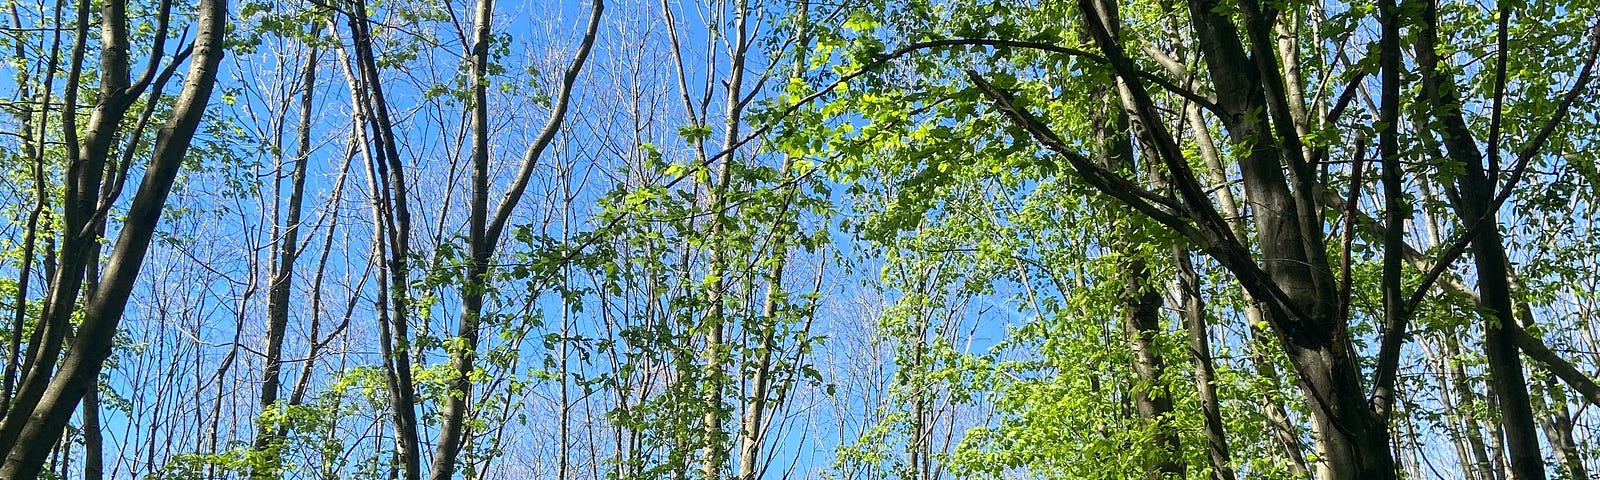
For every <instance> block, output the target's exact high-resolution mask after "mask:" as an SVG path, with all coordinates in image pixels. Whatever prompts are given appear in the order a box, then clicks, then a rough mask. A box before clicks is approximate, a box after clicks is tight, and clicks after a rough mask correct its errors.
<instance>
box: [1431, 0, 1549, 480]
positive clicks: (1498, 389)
mask: <svg viewBox="0 0 1600 480" xmlns="http://www.w3.org/2000/svg"><path fill="white" fill-rule="evenodd" d="M1501 14H1502V16H1504V15H1506V14H1507V13H1506V12H1504V11H1502V12H1501ZM1437 21H1438V4H1437V3H1436V2H1434V1H1428V2H1425V6H1424V9H1423V14H1422V18H1421V21H1420V22H1418V23H1417V25H1418V27H1419V31H1418V34H1417V37H1418V40H1417V44H1416V49H1417V66H1418V70H1420V71H1421V72H1422V77H1423V95H1424V97H1425V98H1426V99H1427V100H1428V101H1429V102H1431V103H1432V107H1433V111H1432V114H1433V116H1434V117H1435V118H1437V119H1438V120H1439V122H1437V124H1438V125H1439V127H1438V128H1439V129H1440V133H1441V135H1442V137H1443V140H1444V145H1445V151H1446V152H1447V153H1448V154H1449V156H1450V158H1451V159H1452V160H1454V161H1456V162H1458V163H1459V164H1460V165H1461V166H1462V168H1463V169H1464V170H1465V172H1464V173H1463V174H1462V175H1459V176H1458V177H1457V178H1456V188H1457V189H1458V191H1459V195H1457V196H1456V197H1457V200H1456V201H1455V202H1454V203H1455V208H1456V211H1457V213H1458V214H1459V215H1460V217H1461V221H1462V225H1463V228H1465V229H1467V233H1466V234H1467V235H1468V236H1469V237H1470V240H1471V245H1472V248H1473V264H1474V266H1475V267H1476V269H1477V274H1478V294H1479V297H1480V298H1481V299H1482V303H1481V306H1482V307H1483V308H1484V309H1486V310H1488V312H1487V315H1486V316H1485V318H1484V324H1483V329H1484V336H1483V348H1484V354H1485V356H1486V357H1487V360H1488V366H1489V376H1490V381H1491V382H1493V385H1494V391H1495V394H1496V395H1498V396H1499V400H1500V402H1499V403H1500V408H1501V412H1500V423H1501V427H1502V429H1503V430H1504V433H1505V443H1506V445H1505V446H1506V449H1507V452H1508V453H1509V456H1510V462H1511V464H1510V470H1511V472H1512V478H1514V479H1516V480H1543V479H1544V478H1545V471H1544V456H1543V454H1542V453H1540V449H1539V432H1538V423H1536V422H1535V421H1534V418H1533V407H1532V404H1531V402H1530V400H1529V396H1528V385H1527V381H1526V378H1525V377H1524V374H1523V370H1522V357H1521V354H1520V353H1519V352H1518V351H1517V346H1516V344H1515V342H1514V341H1513V339H1512V334H1513V330H1514V329H1516V328H1517V327H1516V312H1515V311H1514V310H1512V308H1513V305H1512V301H1511V282H1510V270H1509V268H1510V266H1509V263H1508V262H1509V260H1508V259H1507V258H1506V252H1505V244H1504V242H1503V240H1502V238H1501V237H1500V228H1499V222H1498V221H1497V220H1496V211H1495V210H1496V209H1497V208H1498V207H1499V205H1498V204H1497V202H1496V193H1497V191H1496V190H1497V189H1496V186H1495V182H1496V181H1498V179H1496V178H1491V177H1489V175H1488V172H1486V170H1485V162H1484V155H1483V154H1482V153H1481V152H1480V151H1479V150H1478V146H1477V144H1476V143H1475V141H1474V140H1473V136H1472V131H1471V129H1470V128H1469V127H1468V126H1467V123H1466V121H1465V119H1464V118H1463V116H1462V112H1461V109H1460V106H1459V105H1460V102H1459V99H1458V98H1457V94H1456V92H1455V91H1454V88H1455V80H1454V78H1450V77H1451V75H1450V74H1447V73H1444V72H1440V71H1439V68H1438V67H1439V66H1440V64H1441V61H1442V60H1441V59H1440V58H1439V57H1438V54H1437V50H1436V45H1437V43H1438V41H1439V39H1438V31H1437ZM1503 28H1504V27H1503V26H1502V30H1503ZM1507 47H1508V45H1506V44H1504V42H1502V44H1501V45H1500V48H1501V49H1502V50H1504V49H1505V48H1507ZM1497 102H1498V100H1497ZM1491 137H1493V135H1491ZM1490 140H1491V142H1490V145H1488V147H1487V148H1489V149H1490V151H1491V156H1492V155H1497V154H1496V153H1493V152H1495V151H1496V150H1498V148H1499V146H1498V145H1495V144H1494V141H1495V140H1498V139H1497V138H1491V139H1490ZM1491 163H1493V162H1491ZM1514 187H1515V186H1514V185H1507V186H1506V187H1504V188H1514Z"/></svg>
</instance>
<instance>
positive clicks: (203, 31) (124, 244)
mask: <svg viewBox="0 0 1600 480" xmlns="http://www.w3.org/2000/svg"><path fill="white" fill-rule="evenodd" d="M85 3H87V2H85ZM116 3H118V2H108V3H107V5H108V6H107V7H106V8H107V9H108V11H111V12H112V13H113V15H107V17H111V18H106V19H105V20H104V21H105V22H106V23H105V24H106V25H108V26H111V27H113V28H112V29H111V30H114V31H113V32H107V33H105V34H104V35H103V37H104V38H114V37H116V36H117V35H118V34H117V33H116V32H115V31H120V30H122V29H125V25H123V24H122V22H125V21H126V16H125V15H124V14H123V12H121V11H120V7H113V6H109V5H112V4H116ZM162 17H163V19H164V17H165V14H163V15H162ZM80 18H87V15H81V16H80ZM226 21H227V3H226V2H225V1H224V0H206V1H203V2H201V4H200V7H199V12H198V18H197V25H198V26H199V28H198V32H197V34H196V37H195V41H194V44H193V57H192V59H191V61H190V63H189V73H188V74H187V75H185V77H184V85H183V89H182V91H181V92H180V93H179V95H178V98H177V100H176V102H175V103H174V105H173V108H172V111H171V113H170V114H169V117H168V119H167V121H166V123H165V125H164V126H163V127H162V128H161V130H160V131H159V132H158V134H157V136H156V143H155V146H154V149H153V151H152V152H151V161H150V163H149V165H148V166H147V167H146V169H145V174H144V179H143V182H142V183H141V184H140V186H139V188H138V190H137V191H136V193H135V194H134V197H133V200H132V202H131V203H130V204H129V205H128V208H127V210H126V212H125V214H124V219H123V222H122V228H121V229H120V232H119V233H118V235H117V240H116V243H115V246H114V247H113V249H112V252H111V257H110V259H109V260H108V261H107V263H106V268H105V269H104V277H103V280H102V282H101V283H100V284H99V285H98V286H97V288H95V292H94V294H93V295H92V296H91V297H90V299H91V300H90V301H89V302H88V305H86V307H85V309H84V311H83V320H82V322H81V323H80V325H79V328H78V334H77V336H76V337H75V338H74V340H73V344H72V349H71V351H70V352H69V353H68V354H67V355H66V358H65V359H64V360H63V361H62V364H61V368H60V370H59V371H57V372H56V373H55V375H54V376H52V377H51V378H50V379H49V382H48V387H47V388H46V389H44V391H42V392H40V393H39V394H38V395H36V396H35V398H37V399H38V401H37V402H31V403H16V402H14V404H13V406H12V410H11V411H10V412H8V414H7V416H6V419H5V422H4V423H5V424H6V426H7V427H10V425H12V424H23V425H22V426H21V427H20V428H19V429H16V430H19V431H18V433H17V434H16V436H15V437H14V440H13V438H12V437H11V435H10V432H11V431H15V430H12V429H11V428H6V429H5V432H4V434H5V438H3V439H0V441H5V444H4V445H3V446H4V447H5V450H8V451H9V453H8V454H7V457H6V460H5V465H4V466H3V467H0V478H33V477H35V476H37V475H38V474H39V472H40V470H41V468H42V467H43V465H44V463H45V460H46V457H47V456H48V455H49V449H50V445H52V444H54V443H55V442H56V441H57V440H59V439H60V438H61V434H62V429H63V428H64V427H65V426H66V424H67V421H68V419H69V418H70V417H71V416H72V412H73V410H75V409H76V408H77V406H78V405H79V403H80V402H81V401H82V399H83V396H84V395H85V394H86V393H87V392H88V390H89V389H90V388H93V387H94V386H96V385H97V384H98V381H99V378H100V370H101V368H102V367H103V366H104V364H105V359H106V358H107V357H109V356H110V354H111V345H112V342H113V340H114V339H115V337H116V331H117V325H118V323H119V322H120V321H121V319H122V312H123V309H124V307H126V306H127V302H128V297H129V296H130V295H131V293H132V290H133V284H134V282H135V280H137V278H138V274H139V269H140V267H141V265H142V264H143V262H144V257H145V253H146V252H147V251H148V249H149V247H150V240H151V238H152V237H153V236H154V232H155V227H156V224H157V223H158V221H159V220H160V217H161V211H162V209H163V207H164V206H165V204H166V200H167V195H168V194H169V193H170V192H171V190H172V184H173V181H174V180H175V179H176V177H177V174H178V170H179V168H180V167H181V166H182V163H183V159H184V157H185V155H186V154H187V152H188V149H189V143H190V140H191V139H193V137H194V133H195V130H196V129H197V128H198V126H199V124H200V121H201V119H202V117H204V115H205V110H206V104H207V101H208V100H209V99H210V96H211V91H212V88H213V87H214V86H215V84H216V74H217V68H218V64H219V63H220V62H221V60H222V56H223V42H222V38H223V35H224V31H225V29H226ZM161 23H162V25H161V27H162V28H163V30H162V31H163V32H164V28H165V27H166V25H165V22H161ZM80 25H82V22H80ZM81 29H82V27H80V31H81ZM162 38H164V34H163V36H162ZM118 47H119V48H120V46H118ZM80 48H81V46H80ZM156 51H160V49H157V50H156ZM107 55H109V56H108V57H107V58H111V59H112V60H113V61H112V62H111V64H110V65H103V66H102V70H103V75H108V76H115V75H116V74H117V73H120V72H122V71H124V70H125V65H126V62H125V60H124V61H122V63H121V64H117V59H116V58H115V57H116V55H117V54H116V53H110V54H107ZM107 66H109V67H110V68H106V67H107ZM153 72H154V67H153V65H152V68H151V69H150V70H149V71H148V72H147V75H146V77H145V78H141V79H140V81H138V82H134V84H135V85H139V84H147V83H148V78H149V76H150V75H153ZM123 78H126V77H125V76H124V77H123ZM108 86H109V85H103V86H102V88H105V87H108ZM129 103H131V102H129ZM122 110H123V111H124V112H125V111H126V107H123V108H122ZM68 111H69V112H70V111H71V110H70V109H69V110H68ZM96 113H99V109H97V111H96ZM68 116H70V115H68ZM121 116H122V115H120V114H119V115H116V117H117V118H119V119H120V118H121ZM115 123H116V122H110V123H108V124H107V125H112V126H114V125H115ZM96 125H98V124H96ZM69 129H70V127H69ZM111 130H113V131H114V130H115V129H114V128H112V129H111ZM105 134H106V135H107V136H108V137H109V136H110V135H111V134H112V132H111V131H107V132H105ZM87 146H88V145H86V147H87ZM69 150H70V149H69ZM86 150H88V149H87V148H86ZM102 158H103V157H102ZM99 166H100V165H96V166H95V167H99ZM69 170H70V168H69ZM98 170H99V168H88V169H85V170H79V172H80V173H83V174H84V175H86V176H95V177H99V175H100V174H99V173H90V171H98ZM69 178H70V177H69ZM94 180H95V181H94V182H92V183H98V178H95V179H94ZM95 186H98V185H95ZM71 190H72V188H69V191H71ZM85 192H87V197H80V199H81V200H88V202H87V203H86V205H88V206H89V209H88V210H85V211H84V212H86V213H91V215H93V213H92V212H95V211H97V208H98V206H97V205H98V203H99V198H98V196H99V192H98V188H90V189H87V190H81V191H78V192H76V193H78V194H80V195H83V194H84V193H85ZM82 205H83V204H79V205H77V206H82ZM80 220H83V221H84V222H83V223H82V224H81V226H87V225H89V224H90V223H91V222H90V218H81V219H80ZM67 226H68V228H69V230H68V232H67V238H73V237H74V235H76V233H77V232H73V231H72V230H71V228H72V226H73V225H72V224H71V222H69V224H68V225H67ZM90 230H91V231H92V230H94V229H90ZM80 232H81V230H80ZM85 241H86V242H88V243H90V244H98V242H97V241H95V240H94V239H86V240H85ZM72 253H74V254H82V253H83V252H82V251H78V252H72ZM69 261H70V262H78V263H84V264H85V265H87V263H86V262H89V261H93V259H84V258H71V257H70V256H68V255H67V253H66V252H65V251H64V252H63V257H62V262H63V263H66V262H69ZM65 270H67V269H63V271H58V272H57V274H58V278H60V277H61V276H62V275H64V271H65ZM79 273H80V274H81V271H80V272H79ZM67 276H68V277H70V276H74V275H67ZM65 283H71V284H74V285H71V286H72V289H73V290H76V289H77V287H78V286H79V285H80V284H81V276H80V277H79V279H77V280H72V279H67V278H63V284H65ZM64 286H66V285H52V289H53V290H59V288H60V287H64ZM53 293H55V295H53V297H52V305H49V306H47V308H50V309H52V312H51V314H52V315H70V313H71V311H72V310H73V308H72V306H73V303H74V302H73V300H74V299H73V298H72V297H74V296H75V295H72V294H65V293H60V292H53ZM56 300H60V301H59V302H57V301H56ZM60 326H61V327H66V325H64V324H63V325H60ZM30 375H40V376H43V375H48V374H47V373H46V372H44V371H37V372H32V373H30ZM21 405H31V408H26V409H23V408H18V407H19V406H21ZM12 428H15V427H12Z"/></svg>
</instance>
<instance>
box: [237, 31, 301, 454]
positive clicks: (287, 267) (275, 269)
mask: <svg viewBox="0 0 1600 480" xmlns="http://www.w3.org/2000/svg"><path fill="white" fill-rule="evenodd" d="M307 48H309V49H310V52H309V53H308V54H307V55H306V58H305V62H306V63H305V68H304V69H303V70H302V71H301V72H302V73H301V80H300V88H301V89H303V90H302V91H301V92H300V119H299V125H298V126H297V128H296V129H295V132H296V133H295V138H296V146H295V158H294V160H293V161H294V166H293V167H292V173H290V180H289V197H288V208H287V209H286V211H285V213H284V216H283V218H282V219H277V222H278V223H277V224H276V225H274V226H273V229H272V232H273V235H272V238H273V240H274V241H275V242H276V243H275V244H274V245H273V252H272V255H271V258H270V259H269V264H270V268H271V273H269V274H268V280H267V281H268V282H269V283H268V284H267V338H266V340H267V348H266V358H265V359H264V361H265V362H266V366H265V368H263V371H262V374H261V393H260V399H261V403H260V405H261V411H262V412H267V411H270V410H271V409H274V408H276V404H277V403H278V393H279V392H278V391H279V390H280V389H281V386H282V384H283V340H284V338H283V337H284V334H285V331H286V330H288V327H289V296H290V293H291V292H292V291H293V290H294V272H295V262H296V261H298V260H299V258H300V221H301V220H300V217H301V207H302V205H303V204H304V198H305V191H306V167H307V164H308V163H310V156H311V111H312V108H313V107H314V105H313V101H314V97H315V93H316V85H317V84H316V82H317V46H316V45H314V44H313V45H308V46H307ZM275 150H276V149H275ZM278 151H281V150H278ZM278 159H279V162H278V167H279V168H280V169H281V168H282V166H283V163H282V159H283V157H282V155H281V154H280V155H279V156H278ZM274 178H277V176H275V177H274ZM278 185H281V183H278V182H277V181H275V182H274V191H275V192H281V190H280V188H281V187H278ZM280 201H281V199H279V198H274V199H273V202H274V205H276V204H277V202H280ZM311 340H312V341H313V342H315V341H316V339H315V338H313V339H311ZM306 361H307V362H310V361H311V360H310V359H307V360H306ZM279 430H280V427H279V426H277V425H270V424H262V425H259V426H257V429H256V433H255V435H256V439H255V443H254V444H253V448H254V449H255V450H256V451H257V452H263V453H269V452H274V451H276V449H275V448H273V444H274V443H275V442H278V441H280V439H279V436H278V435H276V434H277V432H278V431H279ZM278 463H279V461H278V455H276V454H271V453H269V455H268V458H266V459H262V460H261V461H260V462H252V463H251V472H250V476H251V478H252V479H255V480H266V479H270V478H275V477H277V476H278V475H277V471H278V470H279V465H278ZM263 467H264V468H263Z"/></svg>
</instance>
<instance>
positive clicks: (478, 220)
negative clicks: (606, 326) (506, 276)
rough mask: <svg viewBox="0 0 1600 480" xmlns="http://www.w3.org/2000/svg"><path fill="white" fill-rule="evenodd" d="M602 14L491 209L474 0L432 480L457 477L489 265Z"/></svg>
mask: <svg viewBox="0 0 1600 480" xmlns="http://www.w3.org/2000/svg"><path fill="white" fill-rule="evenodd" d="M604 11H605V3H604V1H603V0H593V3H592V6H591V8H590V14H589V21H588V24H587V26H586V28H585V30H584V33H583V37H582V38H581V39H580V40H579V44H578V51H577V52H576V53H575V54H574V56H573V59H572V61H571V63H570V64H568V66H567V69H566V70H565V71H564V72H563V75H562V77H561V83H560V84H559V85H558V87H557V90H556V99H555V103H554V105H553V106H552V107H551V109H550V116H549V118H548V119H546V121H545V124H544V127H543V128H542V129H541V130H540V131H539V134H538V136H537V137H536V138H535V139H534V142H533V143H532V144H531V145H529V146H528V149H527V151H526V152H525V153H524V155H523V159H522V165H521V166H520V168H518V170H517V173H516V176H515V177H514V179H513V181H512V184H511V186H510V188H509V189H507V191H506V193H504V194H503V195H502V196H501V197H500V203H499V204H498V205H497V206H495V207H494V208H493V210H491V208H490V205H489V203H490V198H491V193H490V185H489V155H490V151H489V105H488V87H489V74H488V68H489V48H490V42H491V41H492V40H493V38H492V31H493V30H492V28H491V27H492V25H491V21H492V20H493V18H494V2H493V0H478V2H477V4H476V6H475V8H474V13H473V38H472V40H471V45H472V50H471V51H470V55H469V57H470V58H469V59H468V60H469V65H470V66H471V68H472V71H471V77H470V80H471V82H472V102H471V104H470V107H469V108H471V112H470V113H471V117H472V165H473V166H472V177H473V179H472V200H471V202H472V205H471V213H470V214H469V218H468V227H467V228H468V233H467V235H468V242H469V245H468V256H469V259H468V263H467V272H466V273H467V276H466V279H465V284H464V285H463V286H462V288H461V292H462V293H461V301H462V309H461V320H460V323H459V324H458V325H457V331H456V336H457V338H460V339H461V343H460V344H459V345H458V348H456V349H454V350H452V351H451V352H450V363H451V367H452V368H451V377H450V384H449V385H450V386H449V389H448V392H449V396H448V398H447V399H446V400H445V405H444V407H443V409H442V415H441V416H442V417H443V418H442V419H441V421H440V426H439V440H438V442H437V449H436V450H435V451H434V455H433V465H432V469H431V471H430V473H429V474H428V477H429V478H430V479H433V480H447V479H449V478H451V476H452V475H454V474H455V470H456V461H457V458H458V457H459V455H460V453H461V450H462V448H463V446H464V445H465V444H466V441H467V439H468V438H469V437H470V435H468V434H467V433H466V432H464V431H463V430H464V428H465V423H466V419H467V417H468V415H469V413H470V412H469V410H470V405H469V403H470V397H471V395H472V380H471V377H472V371H473V369H474V368H476V367H475V366H474V364H475V362H476V359H477V349H478V339H479V335H480V333H481V332H480V327H481V325H482V322H483V315H484V303H483V302H484V296H485V295H486V294H487V293H488V289H489V262H490V260H491V259H493V258H494V254H495V249H496V247H497V246H498V244H499V241H500V237H501V236H502V234H503V233H504V232H505V228H506V225H507V222H509V221H510V219H511V214H512V212H513V211H514V210H515V209H516V208H517V206H518V204H519V203H520V202H521V200H522V196H523V193H524V192H525V191H526V188H527V186H528V181H529V179H530V178H531V177H532V176H533V169H534V167H535V166H536V165H537V164H538V161H539V159H540V158H541V157H542V156H543V154H544V152H545V151H546V149H547V148H548V147H549V146H550V145H551V142H552V141H553V140H554V139H555V138H556V135H557V134H559V133H560V132H561V125H562V122H564V121H565V119H566V114H567V107H568V105H569V104H570V102H571V100H572V92H573V88H574V85H575V84H576V82H577V80H578V73H579V72H581V71H582V69H583V65H584V62H585V61H587V60H588V58H589V51H590V49H592V48H593V47H594V41H595V38H596V35H597V33H598V28H599V24H600V15H601V14H602V13H603V12H604ZM462 40H463V43H465V42H466V39H462Z"/></svg>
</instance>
